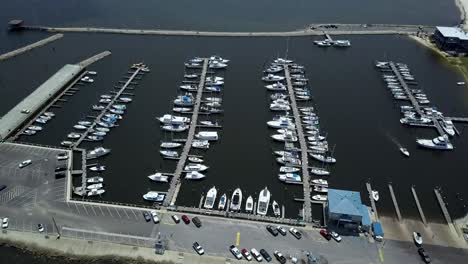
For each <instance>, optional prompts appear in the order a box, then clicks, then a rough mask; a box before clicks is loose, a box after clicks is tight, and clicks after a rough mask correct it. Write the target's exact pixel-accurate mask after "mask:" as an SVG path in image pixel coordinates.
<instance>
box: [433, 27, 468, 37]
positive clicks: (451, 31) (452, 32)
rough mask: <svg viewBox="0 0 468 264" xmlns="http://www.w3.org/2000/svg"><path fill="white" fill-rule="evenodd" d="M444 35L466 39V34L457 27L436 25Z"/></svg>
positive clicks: (467, 35)
mask: <svg viewBox="0 0 468 264" xmlns="http://www.w3.org/2000/svg"><path fill="white" fill-rule="evenodd" d="M436 28H437V30H438V31H439V32H440V33H441V34H442V36H444V37H448V38H458V39H461V40H468V34H467V33H466V32H465V31H463V30H462V29H461V28H459V27H436Z"/></svg>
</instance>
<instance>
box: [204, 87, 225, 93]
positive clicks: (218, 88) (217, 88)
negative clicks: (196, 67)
mask: <svg viewBox="0 0 468 264" xmlns="http://www.w3.org/2000/svg"><path fill="white" fill-rule="evenodd" d="M205 90H207V91H210V92H221V87H220V86H206V87H205Z"/></svg>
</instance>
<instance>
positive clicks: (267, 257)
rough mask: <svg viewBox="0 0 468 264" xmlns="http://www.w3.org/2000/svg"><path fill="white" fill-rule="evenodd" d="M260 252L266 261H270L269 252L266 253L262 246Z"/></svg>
mask: <svg viewBox="0 0 468 264" xmlns="http://www.w3.org/2000/svg"><path fill="white" fill-rule="evenodd" d="M260 254H262V256H263V258H264V259H265V260H266V261H267V262H270V261H271V257H270V254H268V252H267V251H266V250H264V249H263V248H262V249H260Z"/></svg>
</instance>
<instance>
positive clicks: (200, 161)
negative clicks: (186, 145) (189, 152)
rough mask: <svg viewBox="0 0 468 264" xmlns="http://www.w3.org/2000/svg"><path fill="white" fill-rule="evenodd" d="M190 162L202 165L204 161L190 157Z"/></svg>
mask: <svg viewBox="0 0 468 264" xmlns="http://www.w3.org/2000/svg"><path fill="white" fill-rule="evenodd" d="M188 161H190V162H193V163H202V162H203V159H201V158H198V157H194V156H190V157H188Z"/></svg>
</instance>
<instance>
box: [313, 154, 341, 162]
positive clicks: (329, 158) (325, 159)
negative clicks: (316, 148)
mask: <svg viewBox="0 0 468 264" xmlns="http://www.w3.org/2000/svg"><path fill="white" fill-rule="evenodd" d="M309 155H310V156H311V157H312V158H314V159H316V160H318V161H321V162H324V163H336V159H335V158H333V157H332V156H328V155H322V154H315V153H309Z"/></svg>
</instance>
